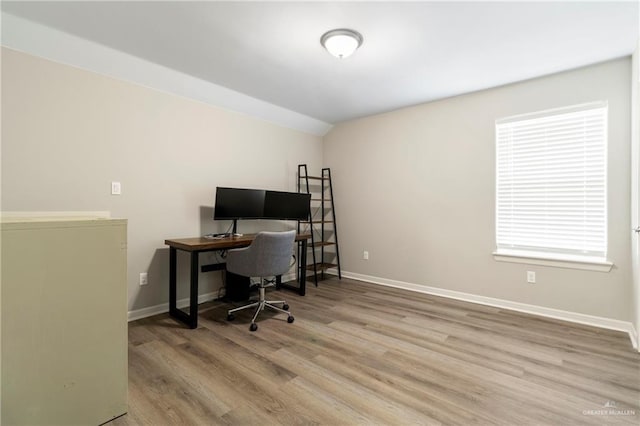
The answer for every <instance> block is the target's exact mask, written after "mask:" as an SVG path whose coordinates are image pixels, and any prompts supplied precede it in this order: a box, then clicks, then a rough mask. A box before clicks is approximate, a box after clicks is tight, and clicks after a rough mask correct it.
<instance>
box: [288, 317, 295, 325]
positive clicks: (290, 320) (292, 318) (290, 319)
mask: <svg viewBox="0 0 640 426" xmlns="http://www.w3.org/2000/svg"><path fill="white" fill-rule="evenodd" d="M294 320H295V318H294V317H293V315H289V318H287V322H288V323H289V324H291V323H292V322H293V321H294Z"/></svg>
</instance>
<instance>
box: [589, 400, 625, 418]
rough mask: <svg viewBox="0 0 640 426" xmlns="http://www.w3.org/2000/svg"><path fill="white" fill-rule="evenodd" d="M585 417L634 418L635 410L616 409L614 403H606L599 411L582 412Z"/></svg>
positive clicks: (615, 403) (616, 406)
mask: <svg viewBox="0 0 640 426" xmlns="http://www.w3.org/2000/svg"><path fill="white" fill-rule="evenodd" d="M582 414H583V415H585V416H635V415H636V411H635V410H625V409H621V408H619V407H618V403H617V402H615V401H607V402H605V403H604V405H603V406H602V409H600V410H584V411H583V412H582Z"/></svg>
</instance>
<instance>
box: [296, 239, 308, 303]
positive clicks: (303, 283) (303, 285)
mask: <svg viewBox="0 0 640 426" xmlns="http://www.w3.org/2000/svg"><path fill="white" fill-rule="evenodd" d="M298 275H299V276H300V296H304V295H305V293H306V291H307V240H302V253H300V273H299V274H298Z"/></svg>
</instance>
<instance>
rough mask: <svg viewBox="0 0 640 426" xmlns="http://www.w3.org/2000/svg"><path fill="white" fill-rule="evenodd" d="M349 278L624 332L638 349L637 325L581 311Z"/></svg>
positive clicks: (356, 276)
mask: <svg viewBox="0 0 640 426" xmlns="http://www.w3.org/2000/svg"><path fill="white" fill-rule="evenodd" d="M342 276H343V277H345V278H351V279H353V280H357V281H365V282H369V283H373V284H379V285H383V286H387V287H395V288H401V289H404V290H410V291H415V292H418V293H425V294H432V295H434V296H441V297H447V298H449V299H456V300H462V301H465V302H471V303H478V304H480V305H487V306H494V307H496V308H504V309H510V310H513V311H518V312H524V313H527V314H533V315H539V316H542V317H547V318H554V319H559V320H563V321H569V322H574V323H578V324H585V325H591V326H594V327H600V328H605V329H608V330H616V331H622V332H625V333H628V334H629V338H630V339H631V343H632V344H633V347H634V348H635V349H636V350H638V349H639V348H638V333H637V331H636V328H635V327H634V325H633V323H631V322H628V321H620V320H615V319H611V318H604V317H597V316H593V315H586V314H581V313H578V312H569V311H563V310H560V309H553V308H545V307H543V306H537V305H529V304H526V303H520V302H512V301H510V300H503V299H496V298H493V297H486V296H479V295H476V294H471V293H463V292H460V291H454V290H447V289H443V288H437V287H429V286H425V285H420V284H413V283H407V282H403V281H396V280H390V279H387V278H379V277H373V276H370V275H363V274H357V273H354V272H342Z"/></svg>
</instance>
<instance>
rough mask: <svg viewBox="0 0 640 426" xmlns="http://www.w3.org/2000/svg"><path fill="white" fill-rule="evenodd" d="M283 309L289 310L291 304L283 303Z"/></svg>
mask: <svg viewBox="0 0 640 426" xmlns="http://www.w3.org/2000/svg"><path fill="white" fill-rule="evenodd" d="M282 309H284V310H285V311H288V310H289V305H287V304H286V303H285V304H284V305H282Z"/></svg>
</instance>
